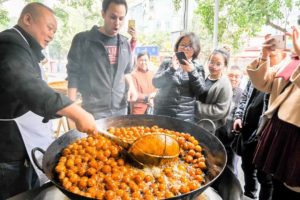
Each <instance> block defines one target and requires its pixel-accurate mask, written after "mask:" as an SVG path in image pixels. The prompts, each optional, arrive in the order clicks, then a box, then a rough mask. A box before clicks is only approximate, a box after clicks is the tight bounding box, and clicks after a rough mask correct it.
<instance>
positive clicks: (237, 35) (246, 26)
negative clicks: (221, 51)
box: [195, 0, 300, 48]
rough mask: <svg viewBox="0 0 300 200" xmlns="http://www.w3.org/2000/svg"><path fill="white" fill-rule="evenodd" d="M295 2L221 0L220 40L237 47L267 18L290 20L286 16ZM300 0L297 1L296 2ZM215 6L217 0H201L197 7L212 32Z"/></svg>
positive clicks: (289, 0)
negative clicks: (244, 36) (244, 37)
mask: <svg viewBox="0 0 300 200" xmlns="http://www.w3.org/2000/svg"><path fill="white" fill-rule="evenodd" d="M294 4H295V2H294V1H293V0H243V1H240V0H219V23H218V28H219V31H218V40H219V42H220V43H228V44H232V45H233V47H235V48H238V47H239V43H241V41H242V38H243V37H242V36H243V35H248V36H252V35H254V34H257V32H259V31H260V30H261V28H262V26H263V25H265V24H266V20H267V18H269V19H271V20H276V22H279V23H287V22H286V16H287V15H289V13H290V12H291V8H292V7H293V6H295V5H294ZM299 4H300V3H299V1H298V3H297V6H300V5H299ZM214 9H215V1H214V0H198V7H197V9H196V10H195V13H196V14H198V15H200V17H201V24H202V25H203V26H204V27H205V28H206V29H207V30H208V33H209V34H213V28H214ZM211 37H212V36H211Z"/></svg>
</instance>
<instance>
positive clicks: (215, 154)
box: [32, 115, 227, 200]
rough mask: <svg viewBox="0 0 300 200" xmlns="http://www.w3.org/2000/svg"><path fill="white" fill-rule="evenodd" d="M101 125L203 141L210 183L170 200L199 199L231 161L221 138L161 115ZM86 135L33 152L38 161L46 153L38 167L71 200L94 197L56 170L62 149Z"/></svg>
mask: <svg viewBox="0 0 300 200" xmlns="http://www.w3.org/2000/svg"><path fill="white" fill-rule="evenodd" d="M97 123H98V125H99V126H100V127H102V128H103V129H108V128H109V127H127V126H141V125H142V126H154V125H157V126H159V127H161V128H166V129H171V130H176V131H179V132H186V133H190V134H191V135H193V136H194V137H195V138H196V139H197V140H198V141H199V143H200V145H201V146H202V147H203V151H204V155H205V157H206V164H207V167H208V170H207V171H205V174H206V176H205V177H206V182H205V184H204V185H202V186H201V187H199V188H198V189H196V190H194V191H191V192H189V193H187V194H183V195H178V196H176V197H172V198H168V199H170V200H171V199H172V200H173V199H178V200H179V199H180V200H191V199H194V198H195V197H197V196H199V195H200V194H201V193H202V192H203V191H204V190H205V189H206V188H207V187H208V186H209V185H211V184H212V183H213V182H214V181H215V180H216V179H217V178H218V177H219V176H220V174H221V173H222V172H223V170H224V168H225V165H226V162H227V157H226V151H225V148H224V146H223V145H222V143H221V142H220V141H219V139H218V138H217V137H216V136H214V135H213V134H211V133H209V132H207V131H206V130H204V129H203V128H201V127H199V126H197V125H195V124H192V123H189V122H185V121H182V120H178V119H175V118H171V117H166V116H158V115H126V116H119V117H111V118H105V119H100V120H98V121H97ZM86 136H87V135H86V134H84V133H81V132H78V131H77V130H71V131H69V132H67V133H65V134H63V135H62V136H61V137H59V138H58V139H56V140H55V141H54V142H53V143H52V144H51V145H50V146H49V147H48V149H47V150H46V151H44V150H42V149H40V148H38V147H37V148H35V149H33V150H32V155H33V158H35V152H36V151H40V152H41V153H43V154H44V155H43V160H42V166H40V164H39V163H38V162H37V161H35V164H36V165H37V167H38V168H40V170H42V171H43V172H44V173H45V175H46V176H47V177H48V178H49V180H51V181H52V182H53V183H54V185H55V186H56V187H58V188H59V189H60V190H61V191H62V192H63V193H64V194H65V195H66V196H68V197H69V198H70V199H91V198H87V197H83V196H80V195H78V194H74V193H72V192H70V191H68V190H66V189H64V188H63V186H62V185H61V184H60V183H59V181H58V179H57V177H56V174H55V170H54V168H55V166H56V164H57V162H58V160H59V158H60V156H61V152H62V150H63V149H64V148H65V147H67V146H68V145H69V144H71V143H73V142H74V141H75V140H77V139H79V138H83V137H86Z"/></svg>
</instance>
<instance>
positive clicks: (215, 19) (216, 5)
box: [213, 0, 219, 49]
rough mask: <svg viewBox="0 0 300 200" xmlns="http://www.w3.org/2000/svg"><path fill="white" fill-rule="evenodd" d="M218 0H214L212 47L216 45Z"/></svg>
mask: <svg viewBox="0 0 300 200" xmlns="http://www.w3.org/2000/svg"><path fill="white" fill-rule="evenodd" d="M218 24H219V0H215V15H214V35H213V48H214V49H215V48H217V47H218Z"/></svg>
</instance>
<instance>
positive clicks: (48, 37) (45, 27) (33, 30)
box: [27, 8, 57, 48]
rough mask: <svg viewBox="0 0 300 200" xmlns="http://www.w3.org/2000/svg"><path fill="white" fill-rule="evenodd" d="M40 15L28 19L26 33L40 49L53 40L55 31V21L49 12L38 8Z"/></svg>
mask: <svg viewBox="0 0 300 200" xmlns="http://www.w3.org/2000/svg"><path fill="white" fill-rule="evenodd" d="M39 9H40V10H39V11H40V13H39V14H38V15H37V16H32V15H31V18H30V19H29V21H28V23H29V25H28V26H27V27H28V28H27V31H28V32H29V34H30V35H31V36H33V37H34V38H35V39H36V40H37V42H38V43H39V44H40V45H41V47H42V48H45V47H46V46H47V45H48V44H49V42H51V41H52V40H53V37H54V34H55V32H56V29H57V22H56V19H55V17H54V15H53V13H51V12H50V11H49V10H47V9H45V8H39Z"/></svg>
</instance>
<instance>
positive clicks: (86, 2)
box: [49, 0, 102, 60]
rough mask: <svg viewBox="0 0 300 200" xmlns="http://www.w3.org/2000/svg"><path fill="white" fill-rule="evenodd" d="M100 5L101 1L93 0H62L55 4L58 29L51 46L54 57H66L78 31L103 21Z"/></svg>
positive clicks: (51, 54)
mask: <svg viewBox="0 0 300 200" xmlns="http://www.w3.org/2000/svg"><path fill="white" fill-rule="evenodd" d="M100 6H101V3H100V2H98V1H92V0H81V1H77V0H62V1H58V2H57V4H55V5H54V11H55V13H56V16H57V19H58V29H57V33H56V34H55V38H54V41H53V42H52V43H50V46H49V49H50V56H51V57H52V58H57V59H59V60H60V59H62V58H65V56H66V55H67V53H68V51H69V49H70V46H71V42H72V39H73V37H74V35H75V34H76V33H78V32H81V31H85V30H88V29H90V28H91V27H92V26H93V25H100V24H101V23H102V18H101V17H100V12H101V8H100Z"/></svg>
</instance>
